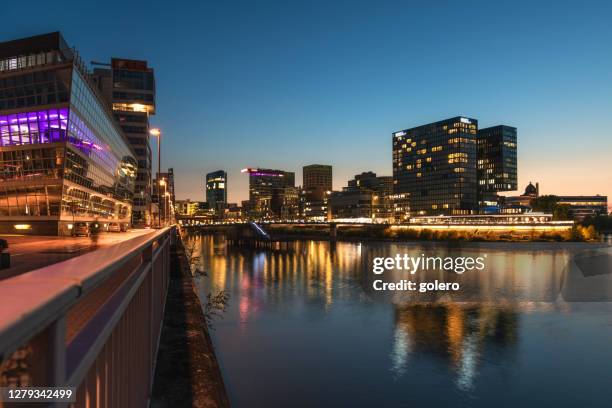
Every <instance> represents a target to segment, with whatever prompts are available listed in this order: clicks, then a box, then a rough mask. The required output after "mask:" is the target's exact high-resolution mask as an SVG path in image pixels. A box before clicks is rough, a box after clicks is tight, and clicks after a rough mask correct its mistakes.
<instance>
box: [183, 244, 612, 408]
mask: <svg viewBox="0 0 612 408" xmlns="http://www.w3.org/2000/svg"><path fill="white" fill-rule="evenodd" d="M188 242H191V243H194V245H196V248H197V250H196V255H199V256H201V260H200V268H201V269H203V270H204V271H205V272H206V273H207V274H208V277H201V278H198V279H197V283H198V289H199V292H200V293H199V294H200V297H201V298H202V299H203V300H205V298H206V294H207V293H210V292H213V293H216V292H217V291H219V290H225V291H226V292H227V293H228V294H229V295H230V299H229V303H228V307H227V310H226V312H225V313H223V316H222V317H221V318H218V319H215V320H214V324H213V330H212V331H211V336H212V339H213V343H214V346H215V349H216V352H217V357H218V359H219V363H220V366H221V371H222V375H223V378H224V381H225V384H226V388H227V390H228V393H229V397H230V400H231V403H232V405H233V406H235V407H302V406H304V407H321V406H350V407H379V406H380V407H386V406H389V407H401V406H406V407H408V406H410V407H415V406H426V407H491V406H495V407H518V406H522V407H525V406H534V407H536V406H537V407H543V406H554V407H609V406H610V401H611V400H612V391H611V390H612V303H611V301H612V262H611V259H612V257H611V256H610V254H611V253H612V252H610V250H611V249H612V247H610V246H607V247H603V245H590V244H579V243H559V244H556V243H463V244H457V243H453V244H448V243H437V244H436V243H389V242H370V243H349V242H346V243H345V242H339V243H337V244H335V245H330V244H329V243H328V242H318V241H308V240H305V241H300V242H297V243H295V244H294V245H292V247H291V248H290V249H289V250H284V251H267V250H256V249H245V248H235V247H228V246H226V245H225V242H224V239H223V237H220V236H210V235H209V236H206V235H204V236H192V237H189V238H188ZM606 245H607V244H606ZM396 254H410V255H412V256H417V257H418V256H421V255H425V256H430V255H432V256H452V257H458V256H461V257H469V256H485V258H486V261H485V264H486V267H485V268H484V270H482V271H477V270H474V271H468V272H465V273H463V274H457V273H455V272H446V271H427V272H419V273H417V274H415V275H410V274H406V272H405V271H397V270H395V271H389V272H385V273H383V274H381V275H376V274H374V273H373V272H372V262H373V259H374V258H376V257H394V256H396ZM404 278H406V279H412V280H414V281H416V282H433V281H434V280H438V281H440V282H457V283H459V284H460V285H461V289H460V290H458V291H451V292H448V291H445V292H426V293H420V292H407V291H385V292H380V291H375V290H373V288H372V285H373V284H374V281H375V280H377V279H383V280H385V281H389V282H391V281H397V280H400V279H404Z"/></svg>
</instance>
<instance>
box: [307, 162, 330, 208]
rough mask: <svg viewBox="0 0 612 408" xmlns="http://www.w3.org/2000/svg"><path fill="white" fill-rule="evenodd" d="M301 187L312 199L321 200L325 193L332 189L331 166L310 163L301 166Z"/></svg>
mask: <svg viewBox="0 0 612 408" xmlns="http://www.w3.org/2000/svg"><path fill="white" fill-rule="evenodd" d="M302 178H303V182H302V187H303V189H304V190H305V191H308V192H309V194H310V195H311V197H310V198H311V199H312V200H323V198H324V197H325V193H326V192H328V191H332V166H329V165H325V164H311V165H308V166H304V167H303V168H302Z"/></svg>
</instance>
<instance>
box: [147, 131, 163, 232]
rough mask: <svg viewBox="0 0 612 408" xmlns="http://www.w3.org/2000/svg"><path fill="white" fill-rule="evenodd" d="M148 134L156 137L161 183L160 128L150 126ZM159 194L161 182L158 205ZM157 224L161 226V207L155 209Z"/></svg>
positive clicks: (158, 180)
mask: <svg viewBox="0 0 612 408" xmlns="http://www.w3.org/2000/svg"><path fill="white" fill-rule="evenodd" d="M149 134H150V135H151V136H156V137H157V182H158V183H161V180H160V179H159V175H160V173H161V130H159V128H152V129H151V130H149ZM160 195H161V184H160V185H159V186H158V187H157V197H158V199H157V201H158V205H161V200H160V199H159V197H160ZM157 224H158V225H159V226H160V227H161V208H159V209H158V211H157Z"/></svg>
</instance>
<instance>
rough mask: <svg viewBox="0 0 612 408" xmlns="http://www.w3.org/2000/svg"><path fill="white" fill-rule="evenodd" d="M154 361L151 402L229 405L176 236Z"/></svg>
mask: <svg viewBox="0 0 612 408" xmlns="http://www.w3.org/2000/svg"><path fill="white" fill-rule="evenodd" d="M170 263H171V275H170V286H169V288H168V297H167V301H166V309H165V315H164V322H163V327H162V334H161V338H160V344H159V350H158V353H157V364H156V367H155V379H154V383H153V395H152V397H151V407H152V408H165V407H173V408H174V407H206V408H209V407H210V408H213V407H214V408H216V407H229V406H230V404H229V399H228V396H227V392H226V390H225V385H224V383H223V378H222V376H221V370H220V369H219V364H218V362H217V358H216V355H215V350H214V348H213V344H212V341H211V339H210V336H209V333H208V327H207V325H206V319H205V317H204V312H203V309H202V304H201V303H200V300H199V298H198V296H197V295H196V292H195V287H194V282H193V278H192V276H191V272H190V271H189V263H188V261H187V258H186V256H185V251H184V247H183V245H182V242H181V240H180V238H179V239H178V240H177V246H176V248H172V251H171V255H170Z"/></svg>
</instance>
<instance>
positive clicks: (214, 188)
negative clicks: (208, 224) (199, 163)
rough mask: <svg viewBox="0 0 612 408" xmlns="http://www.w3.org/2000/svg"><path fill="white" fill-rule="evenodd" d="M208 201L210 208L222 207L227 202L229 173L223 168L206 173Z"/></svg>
mask: <svg viewBox="0 0 612 408" xmlns="http://www.w3.org/2000/svg"><path fill="white" fill-rule="evenodd" d="M206 201H207V202H208V205H209V206H210V208H213V209H220V208H222V207H223V206H225V204H227V173H226V172H225V171H223V170H217V171H213V172H212V173H208V174H207V175H206Z"/></svg>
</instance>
